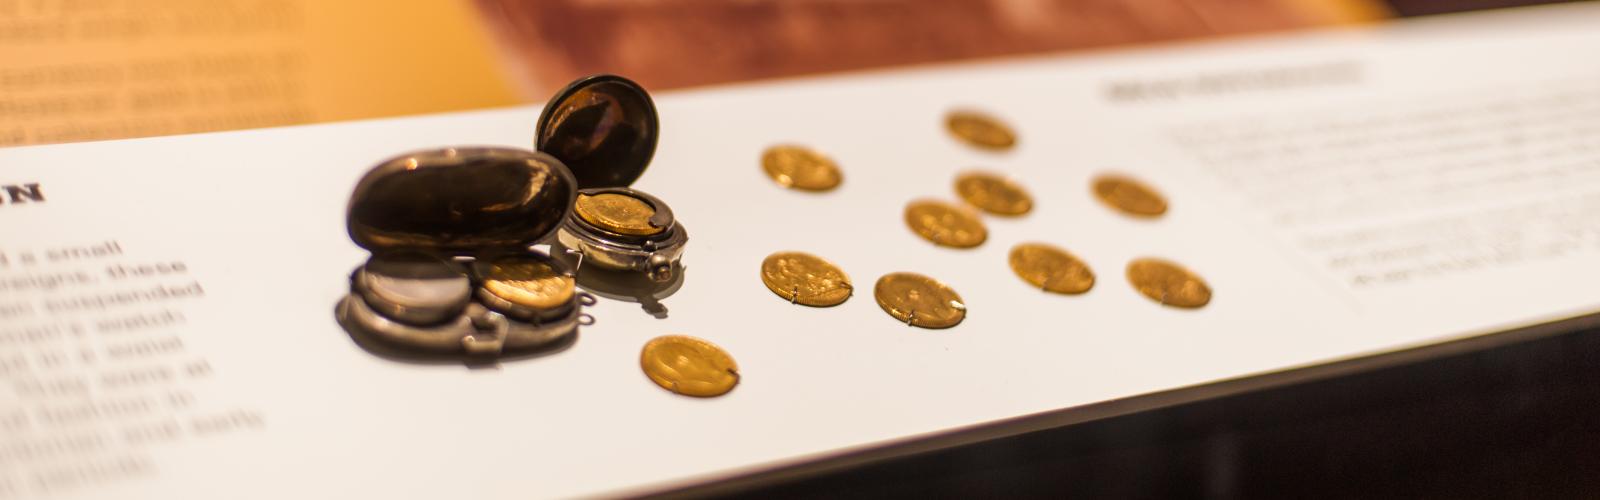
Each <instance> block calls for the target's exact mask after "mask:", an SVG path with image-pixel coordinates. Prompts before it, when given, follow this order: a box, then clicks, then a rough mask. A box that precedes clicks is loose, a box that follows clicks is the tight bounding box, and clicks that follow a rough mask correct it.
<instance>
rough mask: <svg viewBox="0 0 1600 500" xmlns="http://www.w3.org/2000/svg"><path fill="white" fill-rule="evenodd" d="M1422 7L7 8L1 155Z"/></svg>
mask: <svg viewBox="0 0 1600 500" xmlns="http://www.w3.org/2000/svg"><path fill="white" fill-rule="evenodd" d="M1518 3H1528V2H1526V1H1525V0H1524V1H1518V0H1471V1H1466V2H1449V1H1437V0H1434V1H1422V0H1391V1H1384V0H1141V1H1138V2H1126V1H1118V0H399V1H376V0H341V1H315V0H74V1H37V0H0V146H15V145H28V144H48V143H62V142H76V141H90V140H102V139H116V138H127V137H142V136H153V135H169V134H182V133H193V132H205V131H216V130H232V129H244V128H256V127H269V126H279V125H291V124H300V123H315V122H326V121H337V120H350V119H361V118H375V117H385V116H400V115H409V114H419V113H436V112H444V111H455V110H464V109H475V108H485V107H498V106H508V105H514V104H519V103H529V102H539V101H542V100H544V99H545V98H547V97H548V96H549V95H550V94H551V93H552V92H553V91H554V90H555V89H556V88H558V87H560V86H561V85H562V84H564V83H565V82H567V81H570V80H571V79H573V78H575V77H577V76H581V75H585V74H590V73H597V72H611V73H619V74H623V75H627V76H629V77H631V78H633V79H635V80H637V81H639V82H640V83H642V84H644V85H645V86H646V87H648V88H651V89H656V90H660V89H672V88H682V87H693V86H701V85H711V84H720V83H728V82H739V81H748V80H759V79H771V78H782V77H787V76H795V75H806V74H818V73H831V72H841V71H852V70H862V69H868V68H883V67H894V66H903V65H912V64H928V63H938V62H945V61H961V60H972V59H980V58H988V57H999V56H1015V55H1026V54H1038V53H1048V52H1059V51H1070V50H1079V49H1086V48H1093V47H1106V46H1117V45H1129V44H1141V43H1158V42H1166V41H1172V40H1180V39H1194V38H1203V37H1216V36H1230V35H1240V34H1248V33H1260V32H1270V31H1282V30H1295V29H1304V28H1308V27H1315V26H1329V25H1343V24H1356V23H1373V22H1383V21H1385V20H1387V19H1393V18H1396V17H1403V16H1409V15H1424V14H1434V13H1440V12H1450V11H1458V10H1468V9H1477V8H1486V7H1495V6H1506V5H1513V4H1518Z"/></svg>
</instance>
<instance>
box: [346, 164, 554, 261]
mask: <svg viewBox="0 0 1600 500" xmlns="http://www.w3.org/2000/svg"><path fill="white" fill-rule="evenodd" d="M576 201H577V186H576V182H575V181H574V180H573V179H572V174H571V173H569V172H567V168H566V167H564V166H562V164H561V161H560V160H557V159H555V158H553V157H551V156H550V155H547V154H544V153H539V152H534V151H528V150H524V149H516V148H498V147H463V148H445V149H434V150H427V151H417V152H412V153H407V154H403V155H400V156H396V157H394V158H390V159H388V160H384V161H383V162H382V163H379V164H378V166H376V167H373V168H372V170H371V171H368V172H367V175H366V176H364V177H362V178H361V181H360V182H358V183H356V189H355V192H354V193H352V194H351V195H350V207H349V211H348V212H347V214H346V220H345V222H346V224H347V225H348V229H349V231H350V239H352V240H355V242H356V244H357V245H360V246H361V247H362V248H365V249H367V250H372V251H374V252H377V251H381V250H397V249H415V250H424V251H433V252H443V253H455V254H471V253H476V252H479V251H483V250H491V249H497V248H498V249H507V248H516V247H519V246H527V245H531V244H534V243H535V242H538V241H540V240H543V239H544V238H545V237H547V236H549V235H550V234H552V233H554V232H555V231H556V229H558V228H560V227H561V223H562V221H564V220H566V218H567V213H568V212H570V211H571V210H572V204H573V203H574V202H576Z"/></svg>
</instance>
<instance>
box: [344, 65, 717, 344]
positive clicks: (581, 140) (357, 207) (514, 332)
mask: <svg viewBox="0 0 1600 500" xmlns="http://www.w3.org/2000/svg"><path fill="white" fill-rule="evenodd" d="M657 127H658V119H657V116H656V112H655V105H654V104H653V103H652V102H651V100H650V97H649V95H648V94H646V93H645V91H644V89H643V88H641V87H639V86H638V84H635V83H633V82H632V81H629V80H627V79H625V78H622V77H618V76H613V75H598V76H591V77H587V78H583V79H580V80H577V81H575V82H573V83H572V84H570V85H568V86H567V87H566V88H564V89H562V90H561V91H560V92H558V93H557V94H556V97H555V98H553V99H551V100H550V103H549V104H547V105H546V106H545V108H544V111H543V112H542V113H541V114H540V117H539V123H538V133H537V136H536V138H535V145H536V146H537V147H538V149H539V151H527V150H522V149H517V148H502V147H459V148H444V149H435V150H427V151H417V152H412V153H408V154H403V155H400V156H397V157H394V158H390V159H388V160H384V161H383V162H381V163H379V164H378V165H377V166H375V167H373V168H372V170H370V171H368V172H367V174H366V175H365V176H364V177H362V179H361V180H360V181H359V182H358V183H357V184H356V188H355V191H354V193H353V194H352V195H351V198H350V205H349V209H348V211H347V215H346V223H347V226H348V230H349V233H350V238H351V239H352V240H354V241H355V243H356V244H357V245H359V246H361V247H362V248H365V249H367V250H369V251H371V252H372V256H371V257H370V258H369V259H368V261H367V263H366V264H364V265H362V266H361V267H360V268H358V269H357V270H356V271H355V272H354V273H352V275H351V278H350V293H349V294H348V295H346V297H345V298H344V299H343V300H342V301H341V302H340V305H339V308H338V315H339V320H340V322H341V323H342V324H344V325H346V327H347V328H350V329H352V330H353V331H358V332H361V333H365V334H369V335H372V336H374V337H376V338H378V339H381V340H384V341H386V342H388V343H390V344H394V345H398V346H400V347H405V348H411V349H415V350H422V351H432V352H466V353H471V354H499V353H501V352H503V351H506V350H521V349H533V348H538V347H540V346H545V345H549V344H552V343H555V342H558V341H560V340H563V339H565V338H569V337H571V336H572V335H573V334H574V333H576V332H577V329H578V326H579V324H580V323H582V322H584V321H585V320H584V318H585V317H586V316H585V315H583V314H582V312H581V308H582V306H585V305H591V304H593V301H594V298H593V297H592V296H590V295H588V294H583V293H578V292H577V291H576V284H575V279H574V273H575V272H576V269H575V268H574V267H570V266H568V265H567V264H564V263H563V261H561V260H557V259H553V258H551V256H550V255H548V254H546V253H543V252H540V251H538V250H536V249H534V248H533V245H535V244H538V243H544V242H551V241H552V240H558V241H556V244H557V245H559V247H557V251H563V252H572V253H577V254H579V255H580V256H581V258H580V259H579V260H578V264H577V266H582V265H584V263H590V264H593V265H595V266H597V267H601V268H609V269H613V270H622V271H634V272H640V273H645V274H647V275H648V276H649V277H650V278H651V279H653V280H657V281H670V280H671V279H672V278H673V275H674V268H675V266H676V264H677V262H678V260H679V258H680V257H681V256H682V254H683V245H684V243H685V242H687V240H688V233H687V232H686V231H685V230H684V229H683V227H682V225H680V224H678V223H677V221H676V220H675V219H674V218H673V216H672V210H671V208H669V207H667V205H666V204H665V203H663V202H661V201H660V200H659V199H656V198H655V197H653V196H650V195H648V194H645V193H643V192H639V191H635V190H633V189H630V188H628V186H629V185H631V184H632V183H633V181H634V180H636V179H638V178H639V176H640V175H642V174H643V173H644V169H645V167H647V166H648V165H649V163H650V158H651V157H652V156H653V155H654V152H655V146H656V137H657V132H656V131H657ZM600 195H613V196H620V197H623V198H620V199H622V200H624V201H629V202H630V203H634V202H636V203H637V205H630V206H632V207H633V208H635V209H636V210H635V212H634V215H635V216H636V217H642V218H643V219H644V220H645V221H646V222H645V223H643V224H637V226H638V227H632V228H630V229H632V230H631V231H628V232H631V233H638V234H628V232H621V231H619V229H622V228H618V227H611V226H608V225H607V223H606V221H594V220H589V219H587V218H585V217H584V216H580V215H578V214H576V213H575V212H577V210H575V205H577V204H578V203H579V197H580V196H600ZM610 199H612V200H616V199H618V198H610ZM639 207H643V208H642V210H644V211H647V212H646V213H637V212H639V210H637V209H638V208H639ZM613 226H614V224H613Z"/></svg>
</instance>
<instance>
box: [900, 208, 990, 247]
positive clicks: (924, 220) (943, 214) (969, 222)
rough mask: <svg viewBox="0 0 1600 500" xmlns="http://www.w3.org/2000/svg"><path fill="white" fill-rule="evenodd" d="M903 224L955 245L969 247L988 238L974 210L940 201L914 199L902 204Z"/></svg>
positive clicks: (929, 239)
mask: <svg viewBox="0 0 1600 500" xmlns="http://www.w3.org/2000/svg"><path fill="white" fill-rule="evenodd" d="M906 225H907V226H910V227H911V231H912V232H915V233H917V235H918V236H921V237H923V238H924V239H926V240H928V241H931V242H933V243H934V244H936V245H944V246H947V247H956V248H972V247H975V246H978V245H981V244H983V241H984V240H986V239H988V238H989V230H988V229H985V228H984V227H983V221H982V220H979V219H978V214H976V213H973V212H972V210H970V209H967V208H966V207H961V206H956V205H951V204H949V203H945V202H942V201H935V200H917V201H913V202H911V203H909V204H907V205H906Z"/></svg>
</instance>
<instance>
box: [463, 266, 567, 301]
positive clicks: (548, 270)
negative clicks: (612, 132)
mask: <svg viewBox="0 0 1600 500" xmlns="http://www.w3.org/2000/svg"><path fill="white" fill-rule="evenodd" d="M482 274H483V275H482V276H481V277H480V279H482V280H483V288H484V290H487V291H488V292H489V293H492V294H494V296H495V297H499V298H501V299H504V300H505V301H507V302H510V303H512V304H516V305H519V306H523V307H530V308H535V309H549V308H554V307H559V306H562V305H564V304H566V303H567V302H568V301H570V300H572V294H573V293H574V292H575V286H576V283H575V282H574V280H573V278H572V276H568V275H566V274H564V273H561V272H560V271H557V270H556V268H555V267H553V266H551V265H550V264H548V263H545V262H539V261H537V260H532V259H521V258H515V257H511V258H501V259H496V260H493V261H490V262H489V264H488V266H486V270H485V271H483V272H482Z"/></svg>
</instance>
